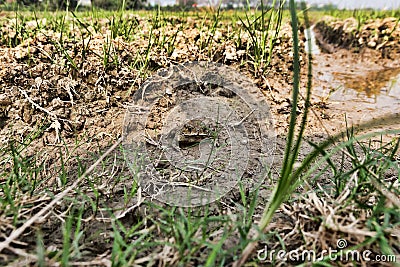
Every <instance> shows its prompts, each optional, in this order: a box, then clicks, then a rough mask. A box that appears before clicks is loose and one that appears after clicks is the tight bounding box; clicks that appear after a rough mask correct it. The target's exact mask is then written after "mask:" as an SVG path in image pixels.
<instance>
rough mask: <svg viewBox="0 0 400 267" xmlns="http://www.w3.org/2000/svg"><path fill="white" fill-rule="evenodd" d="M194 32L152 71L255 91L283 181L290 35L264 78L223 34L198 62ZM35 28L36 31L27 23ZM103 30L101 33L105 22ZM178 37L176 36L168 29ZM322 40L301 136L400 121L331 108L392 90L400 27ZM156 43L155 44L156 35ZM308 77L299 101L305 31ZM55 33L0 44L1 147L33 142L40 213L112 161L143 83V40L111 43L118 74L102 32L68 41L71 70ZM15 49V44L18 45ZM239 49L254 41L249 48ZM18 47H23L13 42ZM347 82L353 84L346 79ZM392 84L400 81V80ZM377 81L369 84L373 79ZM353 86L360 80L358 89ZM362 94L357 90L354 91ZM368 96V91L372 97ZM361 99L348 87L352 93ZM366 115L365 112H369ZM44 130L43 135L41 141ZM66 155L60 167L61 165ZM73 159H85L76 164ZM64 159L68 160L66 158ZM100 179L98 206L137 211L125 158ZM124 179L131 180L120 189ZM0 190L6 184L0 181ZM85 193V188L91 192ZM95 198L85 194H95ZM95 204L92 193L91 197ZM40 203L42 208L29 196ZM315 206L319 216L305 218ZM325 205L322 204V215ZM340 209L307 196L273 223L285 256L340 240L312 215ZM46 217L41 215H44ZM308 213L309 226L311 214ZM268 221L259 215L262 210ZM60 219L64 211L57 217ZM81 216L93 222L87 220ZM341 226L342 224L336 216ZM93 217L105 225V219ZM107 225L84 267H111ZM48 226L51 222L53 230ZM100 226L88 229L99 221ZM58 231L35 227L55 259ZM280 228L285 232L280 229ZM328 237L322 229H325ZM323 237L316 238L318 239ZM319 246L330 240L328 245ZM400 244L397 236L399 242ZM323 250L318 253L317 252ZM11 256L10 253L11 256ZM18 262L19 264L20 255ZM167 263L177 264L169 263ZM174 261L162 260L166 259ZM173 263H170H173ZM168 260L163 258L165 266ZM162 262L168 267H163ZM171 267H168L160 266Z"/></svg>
mask: <svg viewBox="0 0 400 267" xmlns="http://www.w3.org/2000/svg"><path fill="white" fill-rule="evenodd" d="M130 19H132V21H136V22H135V23H138V25H139V26H143V31H146V30H147V29H146V23H147V21H146V20H144V19H142V18H140V17H136V16H132V17H131V18H130ZM180 23H188V24H189V25H192V26H193V27H189V28H185V29H184V30H183V31H182V32H180V33H179V34H178V35H177V37H176V38H177V39H176V43H175V49H174V50H173V51H171V52H172V53H168V52H167V51H166V50H163V49H161V48H159V47H155V48H152V51H151V53H150V55H149V56H150V60H149V65H148V69H149V70H150V72H149V73H148V74H151V72H152V71H155V70H156V69H159V68H162V67H168V66H169V65H170V64H174V63H182V62H186V61H189V60H191V61H196V60H212V61H215V62H219V63H223V64H227V65H229V66H231V67H232V68H235V69H237V70H239V71H241V72H243V73H244V74H245V75H247V76H248V77H250V78H251V79H253V80H254V82H255V83H256V84H257V86H258V87H259V89H260V90H261V91H262V92H263V94H264V95H265V98H266V100H267V101H268V103H269V105H270V108H271V112H272V114H273V117H274V120H275V128H276V129H275V130H276V134H277V137H278V139H277V140H278V143H277V148H276V162H277V164H276V166H274V170H275V172H278V169H279V165H280V164H279V162H280V159H281V157H282V155H283V149H284V142H285V136H286V133H287V128H288V123H289V113H290V108H291V100H290V99H291V86H292V69H293V67H292V59H293V58H292V52H291V49H292V47H291V29H290V27H289V25H288V24H285V25H284V26H283V28H282V31H281V33H280V36H279V39H278V42H277V46H276V48H275V52H274V55H273V58H272V63H271V66H269V67H268V70H267V71H266V72H264V74H263V75H260V73H259V72H258V71H257V70H254V68H253V67H252V66H251V64H239V63H240V62H241V60H242V59H244V58H245V57H246V55H245V54H243V53H244V50H243V49H241V48H240V47H239V48H235V47H234V45H233V44H232V43H226V42H224V41H223V40H224V38H223V37H224V36H225V35H226V34H228V31H223V30H221V31H220V32H219V33H218V34H219V35H220V36H218V34H216V35H215V36H214V40H215V42H214V44H213V46H212V49H211V50H207V51H204V50H203V51H202V50H200V49H199V47H198V40H199V35H200V33H199V31H198V29H196V28H195V27H194V25H195V23H196V22H195V20H194V19H192V18H187V21H185V22H183V21H182V22H180ZM31 24H32V23H31ZM105 24H106V23H105ZM7 27H8V26H7V24H5V25H3V33H2V34H3V36H2V37H3V39H7V38H8V39H7V40H14V39H16V38H17V37H16V35H13V32H12V30H10V29H8V28H7ZM169 27H170V28H171V26H169ZM315 32H316V36H317V40H318V42H319V44H320V47H321V49H322V52H321V53H320V54H316V55H313V67H314V72H313V75H314V77H313V82H314V91H315V94H314V95H313V98H312V108H311V109H312V112H311V113H310V118H309V120H308V128H307V131H306V137H307V138H311V139H313V140H322V139H323V138H325V137H326V136H328V135H333V134H335V133H338V132H339V131H341V130H343V129H344V126H345V121H344V114H346V116H347V118H348V119H349V122H352V123H356V124H357V123H360V122H363V121H365V120H368V119H371V118H376V117H380V116H384V115H385V114H387V113H393V112H394V113H399V111H400V105H399V100H398V98H397V100H396V99H394V100H391V101H393V104H391V105H390V108H389V109H385V108H383V109H379V108H371V107H370V106H368V105H367V104H365V105H363V104H359V103H357V102H353V101H351V100H345V101H343V100H340V99H337V98H336V100H335V99H334V100H332V99H331V98H330V95H331V94H330V93H331V92H332V91H334V90H335V89H336V88H337V87H338V86H340V84H344V85H345V87H346V88H348V89H352V88H353V87H355V86H357V88H359V87H360V88H359V91H358V93H359V94H362V95H363V94H365V95H366V96H367V97H370V96H373V95H380V94H382V92H381V88H383V87H384V86H386V84H387V83H388V82H390V80H391V79H394V78H395V77H398V74H399V69H400V25H398V23H397V22H396V19H394V18H393V19H392V18H387V19H384V20H375V21H371V22H370V23H367V24H366V25H364V26H363V27H362V28H361V29H357V25H356V24H354V20H352V19H349V20H346V21H337V20H333V19H327V20H325V21H323V22H320V23H317V24H316V26H315ZM155 34H157V33H155ZM300 36H301V38H302V48H301V57H302V60H301V66H302V83H301V84H302V86H301V87H302V88H301V89H302V92H303V95H304V93H305V85H306V79H307V74H306V62H307V54H306V53H305V50H306V49H305V47H304V43H305V37H304V34H303V33H302V32H301V33H300ZM56 37H57V34H56V33H54V32H52V31H50V30H49V31H46V32H43V33H39V34H37V35H36V37H34V38H28V39H27V40H23V41H21V43H20V44H17V45H14V47H11V48H10V47H7V46H6V45H4V44H3V45H1V47H0V127H1V128H0V140H1V143H2V144H5V146H10V145H11V144H13V145H15V146H18V144H20V143H23V142H26V140H28V139H29V138H30V136H31V135H32V134H36V133H37V134H36V136H35V137H34V138H32V139H33V140H32V142H31V143H30V145H29V146H28V147H27V148H26V149H24V150H23V151H22V153H21V156H23V157H24V158H25V159H27V160H32V162H36V163H35V164H38V165H40V166H41V170H40V172H39V173H38V174H37V175H38V176H37V179H38V181H40V183H39V185H38V186H37V187H36V189H35V191H34V192H32V194H31V195H33V196H35V195H37V196H38V197H37V198H36V201H38V203H45V202H46V201H47V198H42V199H40V195H41V193H42V192H46V191H51V192H53V193H57V192H59V191H60V190H61V189H60V188H62V186H63V185H64V183H66V184H70V183H71V182H73V180H74V179H75V177H77V176H78V175H79V173H81V172H82V170H81V169H80V167H79V164H77V163H82V162H83V163H84V164H88V165H90V163H92V162H94V161H95V160H96V158H97V157H98V155H100V154H101V153H102V152H103V151H105V150H106V149H107V148H108V147H109V146H110V144H112V143H113V142H115V141H116V140H117V139H118V138H119V137H121V133H122V126H123V120H124V116H125V111H126V107H127V105H128V104H129V103H130V101H131V98H132V96H133V94H134V92H135V91H136V90H137V89H138V88H139V86H140V85H141V84H142V83H143V82H144V80H145V78H146V77H145V76H144V75H143V73H140V72H139V70H138V69H132V68H129V64H130V63H131V62H132V61H133V60H135V55H136V54H137V53H139V54H140V53H144V52H145V49H146V40H144V39H142V40H141V39H137V40H134V41H132V42H126V41H124V40H123V38H116V39H115V40H113V41H112V42H113V47H114V49H115V50H114V53H115V54H114V55H115V56H116V57H117V58H118V62H119V64H118V65H114V64H112V59H110V62H107V63H106V64H104V61H103V60H102V59H101V58H99V57H98V56H97V55H96V54H101V53H102V47H103V44H104V43H105V42H106V33H105V32H104V33H97V34H94V35H93V36H92V38H91V41H90V43H85V41H83V42H79V41H78V42H75V43H74V42H71V43H67V48H68V49H69V50H68V52H67V53H69V55H70V56H71V57H73V58H74V59H75V62H76V66H73V65H72V64H71V62H69V61H68V60H66V58H65V55H64V54H63V53H62V52H60V50H59V49H57V44H55V43H54V42H52V41H51V40H53V39H54V38H56ZM13 38H14V39H13ZM243 38H244V39H243V42H244V43H245V42H246V41H248V39H246V37H243ZM247 38H248V37H247ZM14 41H15V42H16V43H18V40H14ZM84 45H87V46H88V48H89V51H90V52H89V53H87V54H86V55H83V54H81V53H80V49H82V46H84ZM382 72H387V73H388V74H387V75H386V76H385V77H383V78H381V77H380V78H379V79H378V78H377V79H373V78H371V77H373V75H374V74H371V73H382ZM343 74H346V75H351V77H350V78H349V77H348V76H346V77H343ZM396 75H397V76H396ZM369 78H371V80H370V81H369V80H368V79H369ZM351 79H354V80H353V81H352V80H351ZM354 84H356V85H354ZM364 87H368V88H369V89H366V88H364ZM357 88H353V91H354V92H356V91H357ZM363 90H364V91H363ZM298 109H299V113H301V112H302V111H303V110H304V102H303V101H301V102H300V104H299V107H298ZM366 110H367V112H366ZM38 129H42V131H38ZM307 153H308V150H306V149H305V150H303V151H301V155H300V157H301V158H303V157H304V156H305V155H307ZM60 155H63V157H60ZM76 155H80V156H79V159H77V158H76ZM61 158H62V159H61ZM61 161H64V162H65V163H66V164H65V166H66V167H67V170H62V169H61ZM105 165H106V168H104V169H96V171H95V172H94V174H93V175H92V178H93V179H94V180H95V181H96V182H97V185H98V186H99V188H100V189H99V190H100V192H101V195H102V196H103V199H102V200H101V202H103V204H104V205H105V206H107V207H110V208H111V209H113V210H114V211H115V214H117V215H118V214H119V215H121V213H123V211H125V210H126V209H127V207H129V206H130V205H132V204H133V203H135V201H136V200H128V201H125V202H124V200H123V195H124V189H126V188H131V186H132V182H131V181H130V180H129V179H127V178H126V177H129V170H128V168H127V167H126V163H125V162H124V160H123V157H122V156H121V153H116V154H115V155H114V158H112V159H110V160H109V161H108V162H107V163H106V164H105ZM11 168H12V166H10V165H7V166H5V169H4V170H3V171H4V172H9V171H11ZM62 171H66V173H67V177H68V179H67V181H63V180H62V177H60V175H59V174H60V173H61V172H62ZM124 177H125V178H124ZM0 182H1V181H0ZM85 185H86V184H85ZM88 191H90V190H88ZM268 192H269V191H268V189H265V190H264V191H263V192H262V193H261V201H265V200H266V199H267V197H268ZM88 195H89V196H92V192H88ZM228 198H231V199H230V200H229V201H228V200H227V201H226V203H228V204H226V205H227V207H225V208H224V209H229V207H231V206H230V204H229V203H231V202H235V201H237V199H239V198H240V196H238V195H237V192H236V193H235V192H233V193H232V195H230V196H229V197H228ZM33 199H35V197H33ZM310 203H311V204H312V205H315V206H316V207H317V208H309V205H310ZM323 203H324V204H323ZM332 203H333V200H332V199H331V200H329V199H328V200H319V199H318V198H316V196H314V195H312V196H311V197H310V198H309V199H307V200H302V201H299V202H297V203H294V204H293V205H291V206H288V205H285V206H284V207H283V210H282V213H281V215H280V216H278V218H277V220H276V221H275V222H274V223H273V226H275V228H278V229H281V232H282V233H286V234H287V237H285V238H284V239H285V242H286V243H287V244H290V246H289V247H288V249H291V248H297V247H299V246H300V245H302V241H301V239H300V238H299V235H298V233H296V234H295V233H294V232H291V230H290V229H292V228H293V227H295V226H296V227H300V228H301V229H305V230H304V232H307V233H308V234H309V235H308V237H307V238H306V239H307V242H306V244H307V245H306V247H307V246H311V247H312V246H314V245H316V244H322V246H321V245H318V246H319V248H321V249H324V248H325V247H326V246H329V244H333V243H334V241H335V240H337V239H338V236H339V235H340V236H342V235H341V234H339V232H340V231H338V229H336V231H335V229H330V230H329V231H328V230H321V228H319V229H318V227H316V226H315V225H313V222H312V220H308V219H307V218H311V217H312V216H315V215H316V214H322V215H323V216H324V215H328V214H329V212H330V210H329V209H328V208H327V206H329V205H333V204H332ZM38 206H39V205H38ZM66 209H67V207H65V206H64V205H63V204H60V205H59V206H58V207H57V210H58V211H59V212H60V213H62V211H65V210H66ZM305 209H306V210H307V209H308V211H307V212H305V213H306V215H304V210H305ZM35 210H37V208H36V209H33V210H32V211H30V212H29V213H27V214H21V218H20V219H22V218H29V216H30V214H33V213H34V212H35ZM260 210H261V209H260ZM146 212H148V211H146V210H145V211H143V210H141V211H139V214H141V215H140V216H148V214H146ZM55 213H57V211H56V212H55ZM85 215H86V217H87V218H89V217H90V216H91V212H90V211H89V212H87V213H85ZM125 215H126V214H123V215H121V218H123V219H122V220H126V222H127V223H129V221H130V220H135V217H136V216H139V215H138V214H137V213H136V212H135V213H132V214H130V213H129V214H128V215H126V216H125ZM1 216H2V218H3V219H4V220H3V222H2V223H1V225H0V226H1V228H2V235H1V237H0V239H3V238H4V237H5V236H7V235H8V234H9V233H10V232H11V230H12V226H11V225H12V223H11V222H12V218H8V217H7V216H6V214H2V215H1ZM335 216H337V218H336V217H335ZM98 217H101V216H99V215H98ZM332 218H333V220H335V218H336V219H338V220H340V222H341V223H342V224H346V223H349V224H350V223H354V224H353V226H354V225H356V226H359V227H360V228H362V227H363V222H364V219H365V218H364V219H360V220H357V221H355V220H353V219H352V218H346V217H344V218H345V219H343V220H342V219H340V218H342V217H341V215H337V214H336V215H334V216H333V217H332ZM107 219H108V218H104V220H103V221H102V220H100V219H98V220H94V221H95V223H90V222H89V221H90V220H88V223H87V226H86V227H87V236H86V237H85V238H86V241H87V244H86V245H87V248H88V249H87V250H88V251H90V252H91V254H92V255H95V256H94V257H92V256H88V260H92V261H94V262H95V260H98V264H99V265H102V264H104V265H107V264H109V262H108V261H107V260H105V261H104V262H102V260H103V259H107V258H108V259H109V254H110V244H109V243H104V242H103V241H102V239H101V238H95V239H93V240H91V237H90V233H91V232H93V233H94V232H96V231H98V229H103V230H104V233H105V234H104V237H103V238H104V239H107V238H110V233H109V232H108V231H109V230H110V225H109V224H108V223H107ZM52 220H53V219H52ZM92 220H93V218H92ZM57 225H58V224H57V223H52V221H51V220H49V221H48V222H46V223H44V224H42V225H41V226H40V228H41V232H42V233H43V238H44V240H45V243H46V245H47V247H48V249H52V248H53V249H55V248H56V247H59V246H60V244H62V233H61V229H60V228H59V227H57ZM279 227H281V228H279ZM321 227H322V226H321ZM321 231H322V236H318V235H317V234H318V233H319V234H321ZM341 231H342V233H343V232H344V233H345V235H346V236H347V240H349V241H350V240H352V241H353V242H354V243H357V242H358V241H360V240H362V238H360V237H359V236H358V235H357V234H354V233H352V232H351V231H347V232H346V231H344V230H343V229H342V230H341ZM32 233H33V232H29V234H28V235H27V236H26V237H24V238H22V241H23V242H26V243H22V244H21V245H18V246H19V247H22V248H23V249H27V251H29V249H30V248H32V247H33V246H34V244H35V242H36V241H35V237H34V235H33V234H32ZM321 240H323V241H321ZM396 240H398V236H397V238H396V237H393V242H394V243H395V242H396ZM320 242H322V243H320ZM14 252H15V251H14ZM13 255H14V253H12V252H10V251H8V252H7V253H6V254H2V258H1V260H0V261H6V262H8V261H10V260H12V259H13V258H14V257H13ZM14 256H15V255H14ZM169 256H171V255H169ZM169 256H168V255H167V256H166V258H168V257H169ZM171 257H172V256H171ZM164 260H165V259H164ZM158 261H159V262H162V261H163V259H158ZM164 264H173V262H168V261H166V262H164Z"/></svg>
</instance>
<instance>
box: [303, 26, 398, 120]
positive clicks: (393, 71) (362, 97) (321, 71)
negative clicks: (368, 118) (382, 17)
mask: <svg viewBox="0 0 400 267" xmlns="http://www.w3.org/2000/svg"><path fill="white" fill-rule="evenodd" d="M305 34H306V39H307V40H308V39H309V40H310V42H311V45H312V54H313V55H314V63H316V64H315V66H314V70H315V72H316V73H315V74H314V77H315V78H316V79H315V82H314V88H315V91H314V92H315V94H316V95H317V96H319V97H320V98H323V99H329V101H331V102H333V103H336V104H340V106H346V107H347V108H346V109H347V110H354V111H358V112H360V111H366V110H369V111H376V112H378V113H388V112H399V111H400V68H382V67H381V66H379V65H375V66H374V67H373V68H370V67H369V65H366V66H364V64H363V63H362V62H357V61H353V62H348V61H344V60H343V58H342V57H341V56H339V55H335V54H332V55H327V54H324V53H321V50H320V49H319V47H318V45H317V44H316V41H315V33H314V31H313V27H311V28H310V29H309V30H306V31H305Z"/></svg>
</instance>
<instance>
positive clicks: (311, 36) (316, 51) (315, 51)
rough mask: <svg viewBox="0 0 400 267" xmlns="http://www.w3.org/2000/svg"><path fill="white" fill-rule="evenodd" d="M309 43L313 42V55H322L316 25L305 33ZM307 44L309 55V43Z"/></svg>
mask: <svg viewBox="0 0 400 267" xmlns="http://www.w3.org/2000/svg"><path fill="white" fill-rule="evenodd" d="M304 35H305V37H306V41H307V42H311V54H313V55H318V54H321V49H320V48H319V46H318V45H317V41H316V38H315V32H314V25H313V26H311V27H310V28H308V29H306V30H305V31H304ZM307 42H306V51H307V53H308V43H307Z"/></svg>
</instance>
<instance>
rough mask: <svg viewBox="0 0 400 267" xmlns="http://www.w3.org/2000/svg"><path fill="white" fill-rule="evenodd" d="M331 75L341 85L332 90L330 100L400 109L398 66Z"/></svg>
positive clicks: (379, 107)
mask: <svg viewBox="0 0 400 267" xmlns="http://www.w3.org/2000/svg"><path fill="white" fill-rule="evenodd" d="M332 75H333V78H334V79H335V80H337V82H339V83H341V84H342V86H339V88H338V90H337V91H335V92H333V94H332V96H331V98H330V99H331V100H334V101H335V100H336V101H345V102H354V103H362V104H363V105H364V106H365V107H367V108H369V109H381V110H393V109H394V108H395V109H397V111H398V110H399V109H400V68H393V69H384V70H374V71H366V72H365V73H363V74H362V75H359V74H349V73H341V72H334V73H332Z"/></svg>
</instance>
